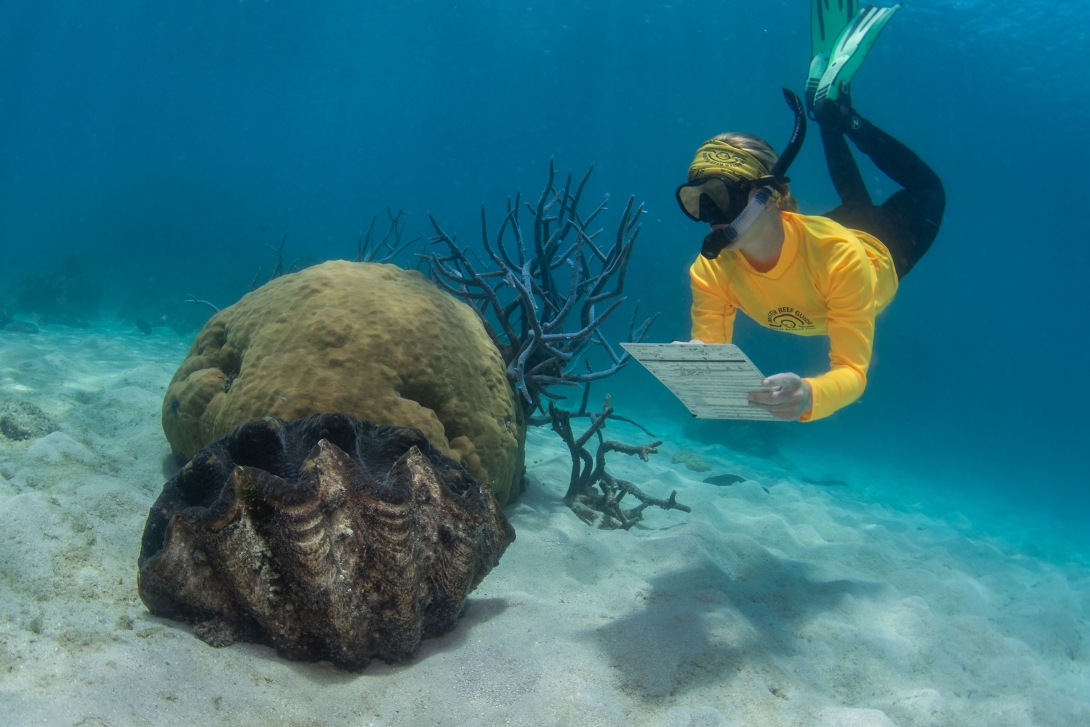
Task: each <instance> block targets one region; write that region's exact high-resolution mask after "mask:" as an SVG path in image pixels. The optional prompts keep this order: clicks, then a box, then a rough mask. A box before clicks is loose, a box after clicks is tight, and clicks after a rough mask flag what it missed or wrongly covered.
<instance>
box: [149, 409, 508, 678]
mask: <svg viewBox="0 0 1090 727" xmlns="http://www.w3.org/2000/svg"><path fill="white" fill-rule="evenodd" d="M514 537H515V532H514V530H513V529H512V528H511V526H510V525H509V524H508V523H507V519H506V518H505V517H504V515H503V513H502V512H501V511H500V509H499V506H498V505H497V504H496V500H495V498H494V497H493V496H492V494H491V492H490V491H489V490H488V489H487V488H482V487H480V486H479V485H478V484H477V483H476V482H474V481H473V479H472V477H470V476H469V474H468V472H466V470H465V469H464V468H463V467H462V466H460V465H459V464H457V463H456V462H454V461H453V460H451V459H449V458H448V457H445V456H443V455H442V454H441V453H440V452H438V451H437V450H436V449H435V448H434V447H432V446H431V445H430V444H428V442H427V440H426V439H425V438H424V436H423V435H422V434H421V433H420V432H419V431H416V430H413V429H407V428H404V427H380V426H376V425H374V424H371V423H370V422H362V421H360V420H358V419H355V418H353V417H349V416H345V415H341V414H326V415H316V416H313V417H310V418H308V419H304V420H299V421H294V422H285V421H281V420H275V419H265V420H262V421H256V422H252V423H249V424H246V425H243V426H242V427H239V428H238V429H237V430H236V431H234V432H233V433H231V434H230V435H228V436H227V437H224V438H223V439H220V440H217V441H216V442H213V443H212V444H210V445H209V446H208V447H206V448H205V449H203V450H202V451H201V452H200V454H199V455H198V456H197V457H196V458H195V459H194V460H193V461H192V462H190V463H189V464H188V465H186V467H185V468H184V469H182V470H181V471H180V472H179V473H178V474H177V475H175V477H174V478H173V479H172V480H171V481H170V482H168V483H167V484H166V486H165V487H164V488H163V494H162V495H161V496H160V497H159V499H158V500H157V501H156V503H155V505H153V506H152V508H151V513H150V514H149V516H148V522H147V525H146V527H145V529H144V537H143V543H142V547H141V553H140V575H139V589H140V598H141V599H142V600H143V601H144V603H145V604H146V605H147V606H148V609H149V610H151V611H152V613H155V614H156V615H159V616H166V617H169V618H174V619H180V620H186V621H190V622H194V623H197V624H198V628H197V634H198V635H199V636H201V637H202V638H203V639H205V640H206V641H208V642H209V643H211V644H213V645H216V646H222V645H226V644H228V643H230V642H231V640H232V639H233V638H234V637H236V636H237V637H239V638H242V639H244V640H247V641H257V642H262V643H270V644H272V645H274V646H276V648H277V649H278V650H280V652H281V653H283V654H284V655H286V656H288V657H290V658H294V659H309V660H317V659H329V660H331V661H333V662H334V663H336V664H338V665H340V666H344V667H348V668H355V667H361V666H363V665H365V664H366V663H367V662H368V661H369V660H370V659H371V658H372V657H375V656H377V657H380V658H383V659H386V660H401V659H404V658H406V657H408V656H409V655H411V654H412V653H413V651H415V650H416V648H417V646H418V645H419V644H420V640H421V639H422V638H428V637H433V636H437V635H439V634H442V633H443V632H445V631H448V630H449V629H451V628H453V626H454V624H455V622H456V621H457V619H458V617H459V615H460V614H461V612H462V608H463V605H464V603H465V599H466V597H467V596H468V595H469V593H470V591H472V590H473V589H474V588H476V587H477V584H479V583H480V582H481V580H482V579H483V578H484V577H485V575H487V574H488V572H489V571H490V570H492V568H493V567H495V565H496V564H497V563H498V562H499V559H500V556H501V555H502V554H503V551H504V550H505V549H506V548H507V546H508V545H509V544H510V543H511V542H512V541H513V540H514Z"/></svg>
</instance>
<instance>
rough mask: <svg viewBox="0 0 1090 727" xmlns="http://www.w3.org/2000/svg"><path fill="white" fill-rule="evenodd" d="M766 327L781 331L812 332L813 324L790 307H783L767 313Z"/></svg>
mask: <svg viewBox="0 0 1090 727" xmlns="http://www.w3.org/2000/svg"><path fill="white" fill-rule="evenodd" d="M768 327H769V328H778V329H780V330H781V331H812V330H814V323H813V321H811V320H810V319H809V318H807V317H806V316H805V315H803V314H802V313H800V312H799V311H797V310H795V309H794V308H792V307H791V306H789V305H785V306H780V307H779V308H773V309H772V310H770V311H769V312H768Z"/></svg>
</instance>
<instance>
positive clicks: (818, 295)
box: [689, 212, 897, 421]
mask: <svg viewBox="0 0 1090 727" xmlns="http://www.w3.org/2000/svg"><path fill="white" fill-rule="evenodd" d="M780 216H781V217H782V218H783V227H784V240H783V250H782V251H781V252H780V259H779V260H778V261H777V262H776V266H775V267H774V268H772V269H771V270H769V271H768V272H766V273H760V272H757V271H756V270H754V269H753V267H752V266H751V265H750V264H749V262H748V261H747V260H746V259H745V257H744V256H743V255H742V254H741V253H739V252H732V251H724V252H722V253H720V254H719V257H717V258H716V259H715V260H708V259H707V258H705V257H703V256H701V257H698V258H697V259H696V262H695V263H693V266H692V268H690V270H689V273H690V276H691V277H692V284H693V311H692V316H693V338H696V339H699V340H701V341H703V342H704V343H730V342H731V338H732V337H733V335H734V316H735V313H736V311H737V310H738V309H739V308H740V309H741V310H742V311H744V312H745V314H746V315H748V316H749V317H750V318H752V319H753V320H755V321H757V323H759V324H761V325H762V326H764V327H765V328H771V329H773V330H777V331H787V332H788V333H794V334H797V335H800V336H819V335H828V336H829V362H830V370H829V372H828V373H825V374H822V375H821V376H815V377H813V378H808V379H806V381H808V382H810V387H811V389H812V390H813V395H814V401H813V406H812V408H811V409H810V411H809V412H806V413H805V414H803V415H802V416H801V417H800V418H799V421H811V420H814V419H821V418H822V417H827V416H829V415H830V414H832V413H833V412H834V411H836V410H837V409H840V408H841V407H843V406H847V405H848V404H850V403H852V402H853V401H855V400H856V399H858V398H859V397H860V396H861V395H862V394H863V389H864V388H866V385H867V367H868V366H870V359H871V348H872V346H873V344H874V317H875V316H876V315H877V314H878V313H880V312H881V311H882V310H883V309H884V308H885V307H886V306H887V305H889V303H890V301H892V300H893V296H894V295H896V293H897V272H896V270H894V267H893V259H892V258H891V257H890V254H889V251H888V250H887V249H886V247H885V245H883V244H882V243H881V242H879V241H878V240H877V239H876V238H874V237H872V236H871V235H868V234H867V233H865V232H860V231H859V230H849V229H848V228H846V227H843V226H841V225H840V224H838V223H836V222H833V221H832V220H830V219H828V218H826V217H807V216H804V215H799V214H794V213H791V212H781V213H780Z"/></svg>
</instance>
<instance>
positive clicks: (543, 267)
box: [361, 161, 655, 421]
mask: <svg viewBox="0 0 1090 727" xmlns="http://www.w3.org/2000/svg"><path fill="white" fill-rule="evenodd" d="M592 171H593V167H592V168H591V169H589V170H587V172H586V174H584V175H583V176H582V178H580V180H579V182H578V184H574V177H573V176H572V174H570V173H569V174H568V175H567V176H566V178H565V179H564V182H563V186H562V187H560V188H558V187H557V186H556V184H555V183H556V182H557V181H558V180H557V173H556V165H555V164H554V163H553V162H552V161H550V163H549V176H548V181H547V182H546V184H545V187H544V189H543V190H542V192H541V195H540V196H539V197H538V199H537V203H536V204H530V203H528V202H524V201H523V199H522V195H521V193H520V194H516V195H515V197H514V199H508V201H507V210H506V213H505V215H504V217H503V220H502V221H501V222H500V225H499V229H498V230H497V232H496V235H495V237H494V238H493V237H491V236H490V235H489V230H488V220H487V214H486V211H485V208H484V207H483V206H482V207H481V243H482V246H483V248H484V253H485V254H484V257H485V261H484V262H483V263H481V262H480V260H478V262H479V263H480V266H481V268H484V267H487V266H489V265H490V266H494V269H487V270H485V269H480V270H479V269H478V268H477V267H475V266H474V265H473V264H472V263H471V262H470V255H473V257H476V256H475V255H474V254H473V253H471V252H468V251H467V250H465V249H462V248H459V247H458V245H457V243H456V241H455V238H454V237H452V236H450V235H447V234H446V233H445V232H444V231H443V230H442V228H440V226H439V224H438V223H437V222H436V221H435V219H431V223H432V226H433V227H434V228H435V233H436V234H435V236H434V237H432V238H431V243H432V244H439V245H444V246H446V248H447V251H448V253H449V254H448V255H442V256H441V255H438V254H434V253H433V254H431V255H421V256H420V257H421V259H422V260H426V261H427V262H428V263H429V269H430V273H431V276H432V279H433V280H434V281H435V282H436V284H437V285H439V286H440V287H441V288H442V289H443V290H445V291H447V292H448V293H451V294H452V295H455V296H458V297H460V298H462V299H463V300H465V301H466V302H467V303H470V304H471V305H473V306H474V307H475V309H476V310H477V311H478V313H480V315H481V318H482V320H483V321H484V323H485V325H486V327H487V328H488V331H489V334H490V335H491V337H492V339H493V340H494V341H495V342H496V344H497V347H498V348H499V349H500V353H501V354H502V355H503V357H504V362H505V363H506V364H507V372H508V378H509V379H510V382H511V385H512V387H513V388H514V389H515V390H516V391H518V392H519V393H520V395H521V399H522V402H523V410H524V412H525V413H526V415H527V416H529V415H530V414H531V413H532V412H534V411H536V410H540V409H542V406H541V401H542V398H543V397H544V398H545V399H557V398H562V397H559V396H557V395H556V394H553V393H551V392H548V391H547V389H548V387H550V386H558V385H566V384H585V383H587V382H590V381H595V380H598V379H602V378H606V377H608V376H612V375H613V374H615V373H617V372H618V371H620V370H621V369H622V368H623V367H624V366H625V365H626V364H627V363H628V355H627V354H624V355H618V354H617V353H616V352H615V351H614V349H613V347H612V346H611V345H610V344H609V343H608V341H607V340H606V338H605V336H604V334H603V333H602V332H601V330H600V329H601V327H602V325H603V323H604V322H605V321H606V319H608V318H609V317H610V316H611V315H612V314H613V313H614V312H615V311H616V310H617V309H618V308H619V307H620V306H621V305H622V304H623V303H624V300H625V299H624V298H623V297H622V295H623V292H624V281H625V276H626V274H627V271H628V262H629V260H630V259H631V256H632V249H633V246H634V244H635V241H636V238H637V236H638V235H639V231H640V225H639V218H640V216H641V215H642V214H643V212H644V209H643V206H642V205H638V206H637V205H636V204H635V200H634V199H633V198H630V199H629V200H628V203H627V205H626V206H625V210H624V214H623V215H622V218H621V221H620V224H619V225H618V227H617V231H616V234H615V236H614V242H613V245H612V247H611V248H610V249H609V250H608V251H605V252H603V250H602V249H601V248H600V247H599V246H598V245H596V244H595V243H594V239H595V238H596V237H598V236H599V234H600V233H601V230H597V231H594V232H588V230H587V227H588V225H589V224H590V223H591V222H592V221H593V220H594V219H595V218H596V217H598V215H599V214H600V213H601V212H602V211H603V210H605V209H606V204H605V203H604V202H603V203H602V204H601V205H599V206H598V207H597V208H596V209H595V210H594V211H593V212H592V213H591V214H590V215H589V216H588V217H587V218H585V219H584V218H583V217H582V216H581V215H580V213H579V211H578V207H579V203H580V201H581V200H582V198H583V193H584V190H585V188H586V185H587V181H588V180H589V179H590V175H591V172H592ZM573 189H574V191H573ZM521 210H525V211H526V212H528V213H529V214H530V217H531V218H532V220H533V229H532V235H525V236H524V235H523V230H522V226H521V223H520V220H519V214H520V211H521ZM392 219H395V218H393V217H392ZM372 227H373V224H372ZM371 236H372V232H371V231H369V232H368V238H370V237H371ZM508 236H510V238H513V241H512V240H510V239H509V238H508ZM569 238H570V239H569ZM512 245H513V247H512ZM365 246H366V242H361V249H363V247H365ZM528 248H529V250H530V255H527V249H528ZM516 252H517V254H515V253H516ZM564 265H569V266H571V275H570V276H564V277H567V280H565V279H564V277H561V276H560V275H557V276H555V277H554V275H553V271H554V270H559V269H560V268H561V267H562V266H564ZM607 302H608V305H606V306H605V308H604V309H603V310H601V311H600V312H599V311H598V310H596V306H597V305H598V304H599V303H607ZM576 309H578V311H579V316H578V317H579V322H578V324H577V325H576V326H574V330H571V329H568V330H565V327H566V324H567V320H568V318H569V316H570V314H571V313H572V312H573V311H575V310H576ZM635 315H636V314H635V313H634V314H633V319H632V322H631V323H630V324H629V340H632V341H635V342H639V341H642V340H643V338H644V336H646V335H647V331H648V329H649V328H650V326H651V324H652V323H653V322H654V320H655V316H652V317H650V318H648V319H647V320H645V321H643V323H642V324H640V325H638V326H637V325H636V321H635ZM593 345H597V346H600V347H602V348H603V349H604V350H605V352H606V355H607V356H609V359H610V364H611V365H610V366H609V367H608V368H606V369H604V370H602V371H597V372H596V371H593V370H591V369H590V368H589V367H588V370H587V371H586V373H573V372H571V371H570V370H568V369H569V367H571V366H572V365H573V364H574V363H575V362H576V360H577V359H578V358H579V357H580V356H581V355H582V353H583V352H584V351H585V350H586V349H587V348H588V347H589V346H593ZM542 419H543V418H542ZM544 421H549V420H547V419H546V420H544Z"/></svg>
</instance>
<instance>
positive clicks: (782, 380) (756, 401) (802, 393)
mask: <svg viewBox="0 0 1090 727" xmlns="http://www.w3.org/2000/svg"><path fill="white" fill-rule="evenodd" d="M761 384H762V385H764V386H767V387H769V388H770V389H772V390H771V391H751V392H749V405H750V406H759V407H760V408H762V409H764V410H765V411H769V412H771V413H772V416H774V417H776V418H777V419H783V420H785V421H794V420H796V419H798V418H799V417H801V416H802V415H803V414H805V413H806V412H808V411H810V409H811V407H813V405H814V392H813V390H812V389H811V388H810V382H809V381H805V380H804V379H802V378H800V377H799V376H797V375H795V374H775V375H773V376H769V377H768V378H767V379H765V380H764V381H762V382H761Z"/></svg>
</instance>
